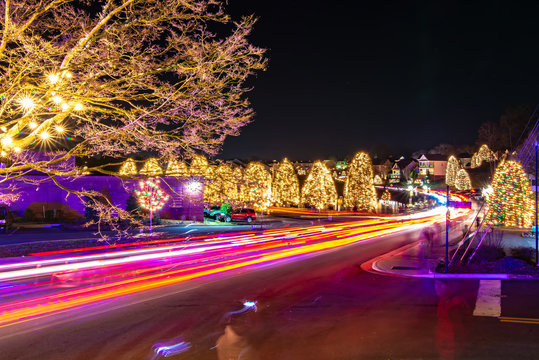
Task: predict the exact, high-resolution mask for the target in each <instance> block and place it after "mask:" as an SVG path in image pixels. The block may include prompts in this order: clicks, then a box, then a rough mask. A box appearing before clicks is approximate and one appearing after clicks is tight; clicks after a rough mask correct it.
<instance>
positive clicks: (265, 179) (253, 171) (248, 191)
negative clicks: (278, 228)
mask: <svg viewBox="0 0 539 360" xmlns="http://www.w3.org/2000/svg"><path fill="white" fill-rule="evenodd" d="M241 197H242V201H243V202H244V203H246V204H247V205H249V206H254V207H257V208H266V207H268V206H269V205H271V174H270V172H269V171H268V170H267V169H266V167H265V166H264V165H263V164H261V163H259V162H251V163H249V165H248V166H247V169H245V173H244V174H243V182H242V185H241Z"/></svg>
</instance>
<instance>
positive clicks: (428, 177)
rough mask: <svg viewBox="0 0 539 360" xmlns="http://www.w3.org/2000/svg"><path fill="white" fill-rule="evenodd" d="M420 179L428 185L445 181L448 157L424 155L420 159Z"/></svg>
mask: <svg viewBox="0 0 539 360" xmlns="http://www.w3.org/2000/svg"><path fill="white" fill-rule="evenodd" d="M418 162H419V166H418V177H417V178H418V179H419V180H422V181H425V182H427V183H430V182H433V181H439V180H443V179H445V170H446V168H447V156H445V155H438V154H423V155H421V157H420V158H419V159H418Z"/></svg>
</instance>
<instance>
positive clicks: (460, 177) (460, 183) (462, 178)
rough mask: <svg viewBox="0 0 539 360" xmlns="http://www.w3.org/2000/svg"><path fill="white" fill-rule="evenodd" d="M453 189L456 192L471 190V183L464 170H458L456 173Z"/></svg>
mask: <svg viewBox="0 0 539 360" xmlns="http://www.w3.org/2000/svg"><path fill="white" fill-rule="evenodd" d="M455 187H456V188H457V190H460V191H463V190H471V189H472V181H471V180H470V175H468V172H467V171H466V170H464V169H460V170H459V171H458V173H457V179H456V180H455Z"/></svg>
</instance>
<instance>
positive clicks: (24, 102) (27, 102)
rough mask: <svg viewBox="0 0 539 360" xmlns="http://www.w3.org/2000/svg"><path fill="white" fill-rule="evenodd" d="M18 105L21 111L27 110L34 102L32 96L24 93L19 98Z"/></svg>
mask: <svg viewBox="0 0 539 360" xmlns="http://www.w3.org/2000/svg"><path fill="white" fill-rule="evenodd" d="M19 105H20V107H21V109H22V110H23V111H26V112H27V111H30V110H32V109H33V108H34V106H35V105H36V103H35V101H34V99H33V97H32V96H30V95H27V94H26V95H23V96H22V97H21V98H20V99H19Z"/></svg>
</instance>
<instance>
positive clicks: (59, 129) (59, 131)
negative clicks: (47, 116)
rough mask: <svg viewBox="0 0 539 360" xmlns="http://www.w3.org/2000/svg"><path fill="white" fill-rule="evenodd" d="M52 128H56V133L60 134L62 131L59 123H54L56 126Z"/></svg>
mask: <svg viewBox="0 0 539 360" xmlns="http://www.w3.org/2000/svg"><path fill="white" fill-rule="evenodd" d="M54 129H55V130H56V132H57V133H58V134H61V133H63V132H64V128H63V127H61V126H60V125H56V126H55V127H54Z"/></svg>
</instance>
